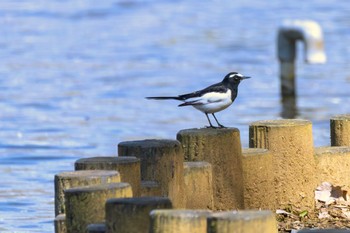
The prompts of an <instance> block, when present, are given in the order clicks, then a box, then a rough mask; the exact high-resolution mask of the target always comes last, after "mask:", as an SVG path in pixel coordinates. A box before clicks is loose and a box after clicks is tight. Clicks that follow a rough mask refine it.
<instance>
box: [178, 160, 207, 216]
mask: <svg viewBox="0 0 350 233" xmlns="http://www.w3.org/2000/svg"><path fill="white" fill-rule="evenodd" d="M184 180H185V181H184V184H185V186H184V193H185V198H186V205H185V207H186V209H210V210H212V209H213V208H214V197H213V176H212V166H211V164H210V163H208V162H185V163H184Z"/></svg>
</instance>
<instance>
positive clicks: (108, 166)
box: [74, 156, 141, 197]
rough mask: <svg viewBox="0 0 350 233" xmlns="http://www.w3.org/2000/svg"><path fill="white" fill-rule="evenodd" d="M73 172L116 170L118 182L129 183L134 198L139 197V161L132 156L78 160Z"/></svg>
mask: <svg viewBox="0 0 350 233" xmlns="http://www.w3.org/2000/svg"><path fill="white" fill-rule="evenodd" d="M74 166H75V170H76V171H78V170H116V171H118V172H119V174H120V181H121V182H125V183H129V184H130V185H131V187H132V192H133V196H134V197H138V196H140V194H141V193H140V192H141V191H140V189H141V187H140V186H141V174H140V160H139V159H138V158H136V157H132V156H118V157H117V156H115V157H91V158H82V159H78V160H77V161H76V162H75V164H74Z"/></svg>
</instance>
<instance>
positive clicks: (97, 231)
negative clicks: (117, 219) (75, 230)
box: [87, 223, 106, 233]
mask: <svg viewBox="0 0 350 233" xmlns="http://www.w3.org/2000/svg"><path fill="white" fill-rule="evenodd" d="M87 232H88V233H106V224H104V223H94V224H89V225H88V226H87Z"/></svg>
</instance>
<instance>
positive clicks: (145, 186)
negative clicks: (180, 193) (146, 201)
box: [141, 180, 162, 197]
mask: <svg viewBox="0 0 350 233" xmlns="http://www.w3.org/2000/svg"><path fill="white" fill-rule="evenodd" d="M161 195H162V192H161V190H160V186H159V184H158V182H156V181H153V180H145V181H141V197H159V196H161Z"/></svg>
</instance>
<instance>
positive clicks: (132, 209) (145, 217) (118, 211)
mask: <svg viewBox="0 0 350 233" xmlns="http://www.w3.org/2000/svg"><path fill="white" fill-rule="evenodd" d="M170 208H172V204H171V201H170V199H169V198H167V197H136V198H113V199H110V200H108V201H107V203H106V227H107V233H148V231H149V227H150V217H149V214H150V212H151V211H152V210H154V209H170Z"/></svg>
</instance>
